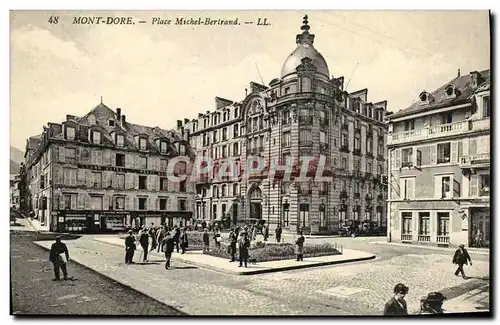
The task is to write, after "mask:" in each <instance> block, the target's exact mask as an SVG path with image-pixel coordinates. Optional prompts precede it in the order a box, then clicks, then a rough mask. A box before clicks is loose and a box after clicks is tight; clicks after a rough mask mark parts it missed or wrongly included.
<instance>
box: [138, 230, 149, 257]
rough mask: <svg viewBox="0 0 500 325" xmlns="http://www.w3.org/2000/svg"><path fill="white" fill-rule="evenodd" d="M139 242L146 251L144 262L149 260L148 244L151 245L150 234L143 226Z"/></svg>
mask: <svg viewBox="0 0 500 325" xmlns="http://www.w3.org/2000/svg"><path fill="white" fill-rule="evenodd" d="M139 243H141V247H142V250H143V251H144V257H143V262H146V261H147V260H148V245H149V235H148V230H147V229H146V228H143V229H142V230H141V233H140V235H139Z"/></svg>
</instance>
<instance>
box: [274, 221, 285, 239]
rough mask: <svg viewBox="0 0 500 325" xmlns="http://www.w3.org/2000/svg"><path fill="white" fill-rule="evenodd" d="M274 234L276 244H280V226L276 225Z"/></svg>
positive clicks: (281, 230)
mask: <svg viewBox="0 0 500 325" xmlns="http://www.w3.org/2000/svg"><path fill="white" fill-rule="evenodd" d="M274 232H275V233H276V242H277V243H280V242H281V234H282V232H283V229H282V228H281V225H278V227H276V230H275V231H274Z"/></svg>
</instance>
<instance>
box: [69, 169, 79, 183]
mask: <svg viewBox="0 0 500 325" xmlns="http://www.w3.org/2000/svg"><path fill="white" fill-rule="evenodd" d="M77 172H78V170H76V169H73V170H71V171H70V173H69V175H70V185H71V186H76V185H77V183H76V175H77Z"/></svg>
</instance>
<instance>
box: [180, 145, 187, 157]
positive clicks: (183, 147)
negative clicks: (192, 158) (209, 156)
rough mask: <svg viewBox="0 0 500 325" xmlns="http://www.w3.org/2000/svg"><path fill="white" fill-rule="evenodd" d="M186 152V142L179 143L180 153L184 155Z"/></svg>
mask: <svg viewBox="0 0 500 325" xmlns="http://www.w3.org/2000/svg"><path fill="white" fill-rule="evenodd" d="M185 154H186V145H185V144H184V143H180V144H179V155H181V156H184V155H185Z"/></svg>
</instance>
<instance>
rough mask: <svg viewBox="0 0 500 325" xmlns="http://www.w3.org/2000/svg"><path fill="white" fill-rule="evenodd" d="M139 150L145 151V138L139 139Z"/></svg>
mask: <svg viewBox="0 0 500 325" xmlns="http://www.w3.org/2000/svg"><path fill="white" fill-rule="evenodd" d="M139 149H141V150H146V149H147V141H146V139H145V138H139Z"/></svg>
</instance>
